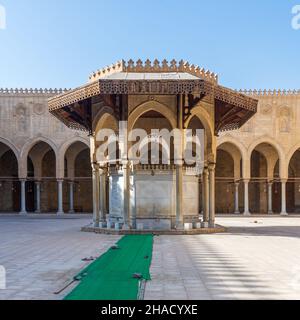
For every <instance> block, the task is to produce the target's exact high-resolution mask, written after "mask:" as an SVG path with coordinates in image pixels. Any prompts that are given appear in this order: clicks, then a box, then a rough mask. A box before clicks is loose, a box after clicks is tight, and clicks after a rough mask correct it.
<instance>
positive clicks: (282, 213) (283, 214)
mask: <svg viewBox="0 0 300 320" xmlns="http://www.w3.org/2000/svg"><path fill="white" fill-rule="evenodd" d="M280 215H281V216H282V217H287V216H288V215H289V214H288V213H287V212H281V213H280Z"/></svg>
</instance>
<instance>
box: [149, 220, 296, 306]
mask: <svg viewBox="0 0 300 320" xmlns="http://www.w3.org/2000/svg"><path fill="white" fill-rule="evenodd" d="M255 222H257V223H255ZM218 223H220V224H222V225H224V226H227V227H228V228H229V232H228V233H227V234H216V235H196V236H164V237H157V238H156V239H155V248H154V255H153V264H152V269H151V273H152V279H153V280H152V281H151V282H148V283H147V287H146V296H145V298H146V299H154V300H164V299H171V300H176V299H204V300H218V299H221V300H227V299H267V300H269V299H297V300H298V299H300V218H279V217H278V218H255V217H252V218H219V219H218Z"/></svg>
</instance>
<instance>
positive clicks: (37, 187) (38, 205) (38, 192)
mask: <svg viewBox="0 0 300 320" xmlns="http://www.w3.org/2000/svg"><path fill="white" fill-rule="evenodd" d="M35 195H36V208H35V213H41V181H36V182H35Z"/></svg>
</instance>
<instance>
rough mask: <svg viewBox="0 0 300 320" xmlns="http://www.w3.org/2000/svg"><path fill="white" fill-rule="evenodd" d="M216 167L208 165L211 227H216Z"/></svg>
mask: <svg viewBox="0 0 300 320" xmlns="http://www.w3.org/2000/svg"><path fill="white" fill-rule="evenodd" d="M215 167H216V165H215V164H214V163H211V164H209V165H208V172H209V227H210V228H214V227H215V215H216V212H215V183H216V182H215Z"/></svg>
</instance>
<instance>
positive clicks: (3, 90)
mask: <svg viewBox="0 0 300 320" xmlns="http://www.w3.org/2000/svg"><path fill="white" fill-rule="evenodd" d="M67 91H68V89H56V88H55V89H51V88H50V89H37V88H35V89H33V88H30V89H23V88H10V89H9V88H0V95H18V94H21V95H32V94H46V95H56V94H62V93H64V92H67Z"/></svg>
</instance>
